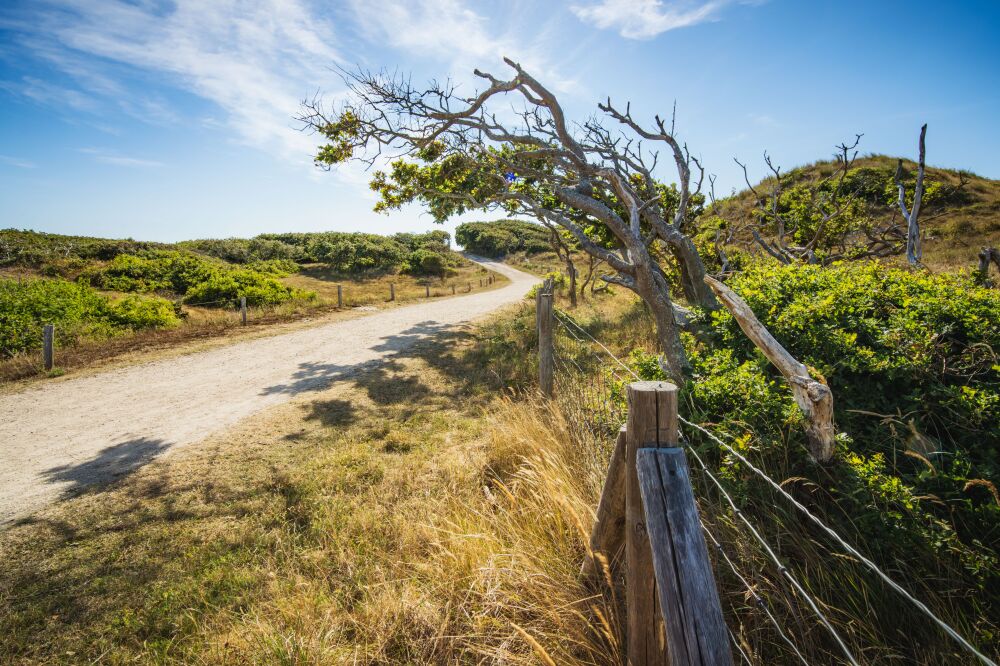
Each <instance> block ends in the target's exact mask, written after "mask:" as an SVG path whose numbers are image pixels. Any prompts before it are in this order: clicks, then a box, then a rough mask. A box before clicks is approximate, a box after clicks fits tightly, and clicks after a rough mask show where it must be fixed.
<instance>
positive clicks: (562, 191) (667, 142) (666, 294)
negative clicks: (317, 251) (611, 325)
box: [300, 59, 719, 379]
mask: <svg viewBox="0 0 1000 666" xmlns="http://www.w3.org/2000/svg"><path fill="white" fill-rule="evenodd" d="M504 62H505V63H506V64H507V66H508V67H509V68H510V70H511V75H510V77H509V78H498V77H496V76H493V75H492V74H489V73H484V72H480V71H478V70H477V71H476V72H475V74H476V76H477V77H479V78H480V79H482V80H483V81H484V87H483V88H482V89H481V90H480V91H478V92H477V93H476V94H474V95H472V96H462V95H460V94H459V93H458V91H457V90H456V88H455V86H454V85H452V84H451V83H444V84H441V83H431V84H430V85H429V86H428V87H424V88H421V87H415V86H414V85H413V84H412V83H411V81H410V80H409V79H408V78H406V77H403V76H400V75H398V74H389V73H385V72H379V73H372V72H367V71H357V72H350V73H344V78H345V82H346V84H347V86H348V88H349V91H350V93H351V94H350V100H349V101H348V102H346V103H345V104H344V105H343V106H342V107H340V108H338V109H335V110H331V111H328V110H327V109H326V108H325V106H324V105H323V103H322V101H321V100H315V99H314V100H313V101H311V102H307V103H305V104H304V105H303V112H302V115H301V117H300V120H301V121H302V122H303V124H304V126H305V127H306V128H309V129H312V130H314V131H316V132H318V133H319V134H321V135H322V136H323V137H324V138H325V139H326V141H327V143H325V144H324V145H322V146H321V147H320V148H319V151H318V153H317V157H316V162H317V164H319V165H321V166H324V167H332V166H333V165H336V164H340V163H343V162H347V161H349V160H352V159H353V160H360V161H362V162H364V163H366V164H368V165H376V164H382V163H384V162H387V161H388V162H390V164H389V167H388V169H387V170H385V171H376V172H375V173H374V175H373V179H372V183H371V186H372V188H373V189H374V190H375V191H376V192H378V194H379V195H380V201H379V203H378V204H377V206H376V210H388V209H393V208H397V207H399V206H401V205H403V204H406V203H410V202H420V203H422V204H424V205H425V206H426V207H427V208H428V210H429V211H430V212H431V214H432V215H433V216H434V218H435V219H436V220H437V221H444V220H446V219H447V218H449V217H451V216H453V215H458V214H461V213H464V212H466V211H472V210H477V211H495V210H502V211H505V212H507V213H508V214H511V215H525V216H531V217H534V218H535V219H538V220H540V221H542V222H543V223H546V224H548V225H552V226H555V227H558V228H560V229H562V230H565V231H566V232H568V233H569V234H570V235H571V236H572V237H573V239H574V240H575V241H576V242H577V243H579V245H580V248H581V249H582V250H583V251H585V252H587V253H588V254H590V255H591V256H593V257H595V258H596V259H598V260H600V261H603V262H604V263H605V264H606V265H607V266H608V267H609V268H610V270H611V271H612V273H611V274H609V275H607V276H604V279H606V280H607V281H609V282H612V283H615V284H618V285H621V286H623V287H625V288H627V289H629V290H631V291H633V292H635V293H636V294H637V295H638V296H639V297H640V298H641V299H642V300H643V301H644V302H645V303H646V304H647V305H648V306H649V309H650V311H651V312H652V314H653V317H654V319H655V322H656V329H657V335H658V340H659V344H660V347H661V349H662V351H663V365H664V369H665V370H666V371H667V373H668V374H669V375H670V376H672V377H674V378H676V379H682V378H683V377H684V375H685V373H686V370H687V368H688V363H687V359H686V357H685V353H684V348H683V345H682V344H681V340H680V334H679V333H680V331H679V329H680V324H679V320H678V318H677V317H676V316H675V309H674V303H673V299H672V295H671V290H670V283H671V280H670V278H669V277H668V275H667V273H666V272H665V271H664V269H663V267H662V266H661V264H660V262H659V259H661V258H665V257H667V256H669V257H672V258H673V259H674V260H675V261H676V265H677V272H678V273H679V275H680V284H681V288H682V290H683V294H684V297H685V299H686V300H687V301H688V303H690V304H692V305H696V306H700V307H703V308H708V309H715V308H718V307H719V303H718V301H717V300H716V298H715V295H714V294H713V292H712V290H711V289H709V288H708V286H707V285H706V283H705V281H704V278H705V266H704V264H703V262H702V260H701V257H699V255H698V251H697V249H696V248H695V245H694V243H693V242H692V240H691V238H690V237H689V236H688V229H689V227H690V226H691V219H690V218H691V217H692V215H691V211H692V206H693V205H694V204H695V203H696V201H695V200H696V197H697V196H698V193H699V191H700V188H701V182H702V179H703V178H702V177H703V175H704V170H703V169H702V168H701V165H700V164H699V163H698V160H697V159H696V158H694V157H693V156H692V155H691V154H690V153H689V151H688V149H687V146H686V145H684V144H682V143H681V142H680V141H679V140H678V139H677V137H676V133H675V130H674V124H673V121H671V122H669V123H667V122H666V121H664V120H663V119H662V118H661V117H659V116H655V117H654V119H653V121H652V123H650V124H649V125H643V124H640V123H639V122H638V121H636V120H635V119H634V117H633V115H632V112H631V109H630V105H628V104H626V105H625V106H624V108H622V107H620V106H616V105H615V104H613V103H612V102H611V100H610V99H609V100H607V102H605V103H602V104H599V105H598V109H599V111H600V114H599V115H596V116H594V117H592V118H590V119H587V120H585V121H583V122H582V123H580V124H571V123H570V121H569V120H568V119H567V118H566V113H565V111H564V110H563V107H562V106H561V105H560V103H559V102H558V100H557V99H556V96H555V95H554V94H553V93H552V92H551V91H550V90H549V89H548V88H546V87H545V86H543V85H542V84H541V83H539V82H538V81H537V80H536V79H535V78H534V77H532V76H531V75H530V74H529V73H528V72H527V71H525V70H524V68H522V67H521V66H520V65H519V64H517V63H515V62H514V61H512V60H510V59H505V60H504ZM511 98H513V99H511ZM512 101H513V102H515V107H514V108H513V109H511V106H510V103H511V102H512ZM661 149H662V150H664V152H665V153H666V155H667V156H668V160H669V162H671V163H672V164H673V166H674V168H675V169H676V172H677V180H676V185H672V186H668V185H666V184H664V182H663V181H661V180H660V178H659V176H658V172H657V167H658V163H659V157H660V152H659V151H660V150H661ZM692 173H695V174H697V177H696V178H694V179H693V178H692ZM692 180H693V181H694V182H693V183H692Z"/></svg>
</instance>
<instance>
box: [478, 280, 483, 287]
mask: <svg viewBox="0 0 1000 666" xmlns="http://www.w3.org/2000/svg"><path fill="white" fill-rule="evenodd" d="M479 286H480V287H482V286H483V278H479Z"/></svg>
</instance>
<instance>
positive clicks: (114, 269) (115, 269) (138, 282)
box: [85, 250, 224, 294]
mask: <svg viewBox="0 0 1000 666" xmlns="http://www.w3.org/2000/svg"><path fill="white" fill-rule="evenodd" d="M223 266H224V264H220V263H217V262H214V261H211V260H208V259H206V258H204V257H201V256H199V255H196V254H194V253H191V252H177V251H170V250H168V251H163V250H153V251H147V252H142V253H141V254H121V255H118V256H117V257H115V258H114V259H112V260H111V261H110V262H108V263H107V264H106V265H105V266H103V267H101V268H94V269H92V270H90V271H88V272H87V273H86V274H85V277H86V278H87V279H89V281H90V283H91V284H92V285H93V286H95V287H98V288H99V289H107V290H112V291H126V292H140V293H145V292H154V291H169V292H173V293H175V294H185V293H187V291H188V290H189V289H190V288H191V287H192V286H194V285H196V284H200V283H202V282H204V281H205V280H207V279H209V277H210V276H211V275H213V274H214V273H215V272H217V271H219V270H223V268H222V267H223Z"/></svg>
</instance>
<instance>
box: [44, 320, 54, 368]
mask: <svg viewBox="0 0 1000 666" xmlns="http://www.w3.org/2000/svg"><path fill="white" fill-rule="evenodd" d="M55 341H56V326H55V324H46V325H45V328H43V329H42V362H43V363H44V364H45V370H46V371H49V370H51V369H52V368H53V366H54V365H55V357H56V354H55Z"/></svg>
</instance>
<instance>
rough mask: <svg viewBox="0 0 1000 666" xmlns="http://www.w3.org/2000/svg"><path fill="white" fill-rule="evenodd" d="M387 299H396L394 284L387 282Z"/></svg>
mask: <svg viewBox="0 0 1000 666" xmlns="http://www.w3.org/2000/svg"><path fill="white" fill-rule="evenodd" d="M389 300H390V301H394V300H396V285H394V284H391V283H390V284H389Z"/></svg>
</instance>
